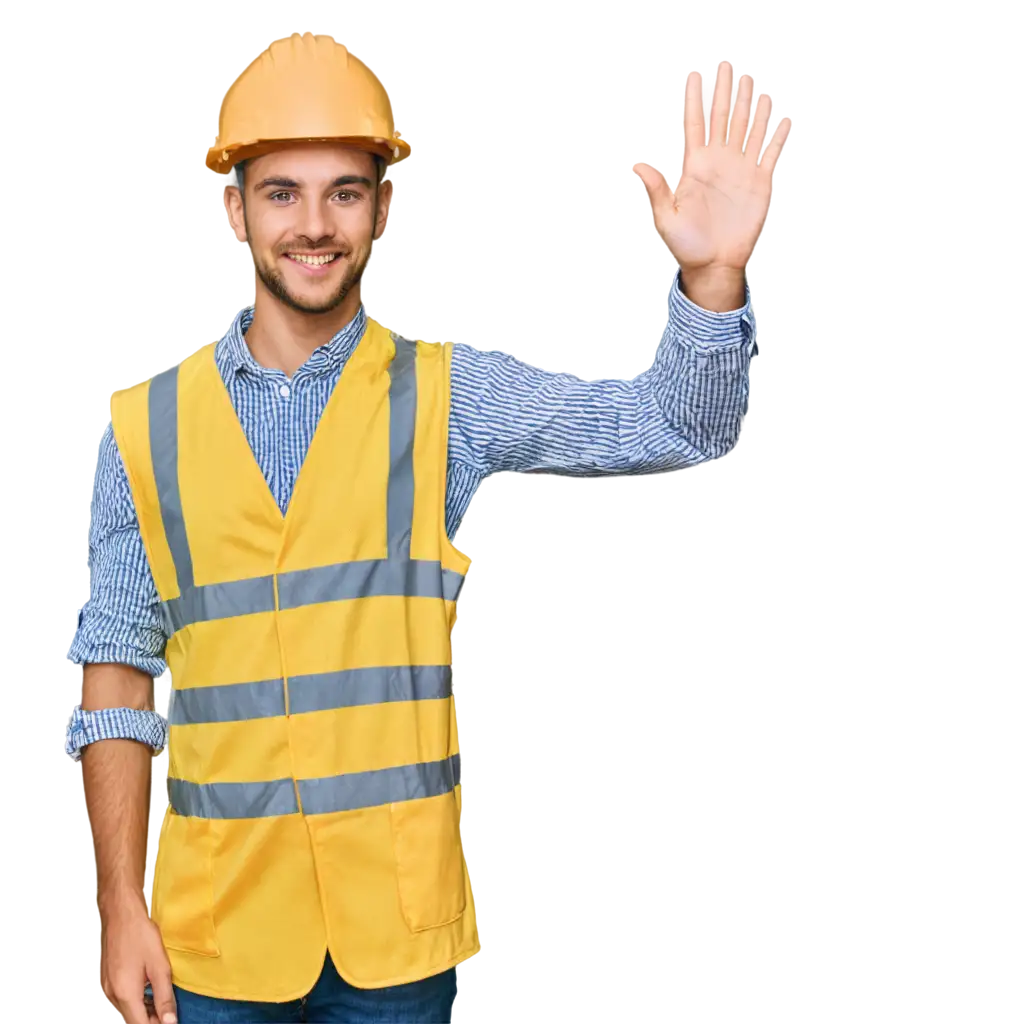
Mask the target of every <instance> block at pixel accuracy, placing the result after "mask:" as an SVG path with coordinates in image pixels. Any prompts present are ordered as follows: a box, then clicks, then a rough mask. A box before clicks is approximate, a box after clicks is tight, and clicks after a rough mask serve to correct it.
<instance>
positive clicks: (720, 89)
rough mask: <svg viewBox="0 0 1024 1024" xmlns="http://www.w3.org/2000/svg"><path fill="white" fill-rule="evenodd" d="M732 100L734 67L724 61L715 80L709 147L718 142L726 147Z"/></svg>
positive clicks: (719, 66)
mask: <svg viewBox="0 0 1024 1024" xmlns="http://www.w3.org/2000/svg"><path fill="white" fill-rule="evenodd" d="M731 100H732V65H731V64H730V63H729V62H728V61H727V60H723V61H722V63H721V64H719V65H718V78H717V79H715V94H714V97H713V98H712V100H711V135H710V136H709V138H708V145H709V146H710V145H711V144H712V143H713V142H717V143H718V144H719V145H720V146H724V145H725V133H726V131H728V128H729V106H730V103H731Z"/></svg>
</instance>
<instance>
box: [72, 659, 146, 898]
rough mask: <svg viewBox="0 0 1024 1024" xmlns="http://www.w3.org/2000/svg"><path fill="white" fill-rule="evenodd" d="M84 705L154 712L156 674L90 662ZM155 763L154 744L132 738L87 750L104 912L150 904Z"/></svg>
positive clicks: (86, 772) (84, 767)
mask: <svg viewBox="0 0 1024 1024" xmlns="http://www.w3.org/2000/svg"><path fill="white" fill-rule="evenodd" d="M82 707H83V708H84V709H85V710H88V711H93V710H99V709H101V708H114V707H128V708H136V709H138V710H152V707H153V680H152V677H150V676H148V675H146V674H145V673H143V672H140V671H138V670H137V669H134V668H130V667H128V666H127V665H86V667H85V673H84V682H83V687H82ZM152 762H153V757H152V753H151V751H150V749H149V748H148V747H146V746H143V745H142V744H140V743H137V742H135V741H134V740H128V739H107V740H102V741H100V742H96V743H90V744H89V745H88V746H87V747H85V748H84V749H83V751H82V778H83V781H84V785H85V800H86V806H87V808H88V812H89V821H90V824H91V826H92V834H93V845H94V847H95V851H96V881H97V900H98V903H99V907H100V912H101V914H104V915H106V914H107V913H109V912H111V911H112V910H114V909H117V908H120V907H123V906H125V905H126V904H131V903H136V902H139V901H141V902H142V903H143V905H144V904H145V896H144V884H145V875H146V839H147V834H148V827H149V801H150V784H151V772H152Z"/></svg>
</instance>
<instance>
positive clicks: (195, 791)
mask: <svg viewBox="0 0 1024 1024" xmlns="http://www.w3.org/2000/svg"><path fill="white" fill-rule="evenodd" d="M461 775H462V763H461V758H460V757H459V755H458V754H452V756H451V757H446V758H445V759H444V760H442V761H428V762H425V763H423V764H405V765H400V766H399V767H397V768H379V769H377V770H376V771H370V772H350V773H349V774H347V775H331V776H328V777H327V778H323V779H300V780H299V783H298V785H299V795H300V796H301V798H302V810H303V812H304V813H305V814H330V813H332V812H333V811H354V810H358V809H359V808H362V807H379V806H382V805H383V804H391V803H401V802H403V801H405V800H419V799H422V798H423V797H428V796H441V794H442V793H450V792H451V791H452V790H453V789H454V788H455V787H456V786H457V785H458V784H459V781H460V778H461ZM167 793H168V796H169V797H170V801H171V807H172V808H173V809H174V811H175V812H176V813H177V814H184V815H188V816H189V817H193V818H269V817H272V816H273V815H278V814H296V813H298V810H299V807H298V804H297V803H296V800H295V787H294V785H293V784H292V780H291V779H275V780H274V781H273V782H210V783H207V784H205V785H200V784H198V783H195V782H186V781H185V780H184V779H168V780H167Z"/></svg>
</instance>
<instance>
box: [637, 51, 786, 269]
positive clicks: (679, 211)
mask: <svg viewBox="0 0 1024 1024" xmlns="http://www.w3.org/2000/svg"><path fill="white" fill-rule="evenodd" d="M753 91H754V80H753V79H752V78H751V77H750V75H744V76H743V77H742V78H741V79H740V84H739V90H738V93H737V96H736V108H735V110H734V111H733V115H732V125H731V128H730V125H729V104H730V99H731V97H732V67H731V65H730V64H729V63H728V61H722V63H721V64H719V65H718V80H717V81H716V83H715V95H714V99H713V100H712V104H711V134H710V137H709V138H708V139H707V141H706V142H705V128H704V103H703V99H702V96H701V79H700V74H699V73H698V72H696V71H691V72H690V75H689V77H688V78H687V79H686V107H685V110H684V112H683V121H684V128H685V139H686V149H685V152H684V154H683V174H682V177H681V178H680V179H679V184H678V185H677V186H676V187H675V190H674V191H673V190H672V189H670V188H669V186H668V183H667V182H666V181H665V179H664V177H663V176H662V175H661V173H660V172H658V171H656V170H655V169H654V168H653V167H651V166H650V165H648V164H636V165H635V166H634V167H633V170H634V171H635V172H636V174H638V175H639V177H640V179H641V180H642V181H643V183H644V185H645V187H646V188H647V194H648V196H649V197H650V200H651V208H652V210H653V212H654V226H655V227H656V228H657V230H658V234H659V235H661V237H662V239H663V240H664V242H665V244H666V245H667V246H668V247H669V250H670V251H671V252H672V255H673V256H675V258H676V261H677V262H678V263H679V266H680V267H681V268H682V271H683V279H684V281H685V280H687V279H688V277H689V279H693V277H694V276H702V277H705V276H708V275H714V274H722V275H725V276H731V275H734V274H736V273H739V274H740V275H742V272H743V269H744V268H745V267H746V264H747V261H748V260H749V259H750V255H751V253H752V252H753V251H754V244H755V243H756V242H757V239H758V237H759V236H760V234H761V229H762V228H763V227H764V222H765V218H766V217H767V215H768V203H769V201H770V199H771V194H772V172H773V171H774V169H775V164H776V161H777V160H778V158H779V154H780V153H781V152H782V145H783V143H784V142H785V141H786V136H787V135H789V129H790V127H791V126H792V122H791V121H790V120H789V118H788V117H787V118H784V119H783V120H782V121H781V122H780V123H779V126H778V128H776V129H775V134H774V135H773V136H772V140H771V142H770V143H769V145H768V148H767V149H766V150H765V151H764V156H762V157H761V159H760V162H758V156H759V154H760V152H761V147H762V145H763V144H764V137H765V133H766V131H767V129H768V117H769V115H770V114H771V109H772V101H771V99H770V98H769V97H768V96H766V95H764V94H763V93H762V94H761V97H760V99H759V100H758V103H757V110H756V112H755V114H754V123H753V126H752V127H751V130H750V138H749V139H748V140H747V144H746V148H744V145H743V140H744V136H745V135H746V133H747V125H748V123H749V120H750V103H751V97H752V95H753ZM727 128H729V129H730V130H729V137H728V141H727V140H726V129H727Z"/></svg>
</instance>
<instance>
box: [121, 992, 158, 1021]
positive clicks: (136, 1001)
mask: <svg viewBox="0 0 1024 1024" xmlns="http://www.w3.org/2000/svg"><path fill="white" fill-rule="evenodd" d="M116 1005H117V1009H118V1012H119V1013H120V1014H121V1016H122V1017H123V1018H124V1021H125V1024H150V1022H149V1014H148V1013H147V1012H146V1004H145V1002H144V1001H143V999H142V995H141V993H140V994H139V995H136V996H118V997H117V1002H116Z"/></svg>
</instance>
